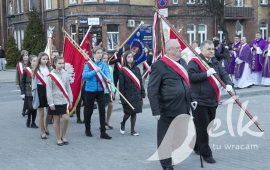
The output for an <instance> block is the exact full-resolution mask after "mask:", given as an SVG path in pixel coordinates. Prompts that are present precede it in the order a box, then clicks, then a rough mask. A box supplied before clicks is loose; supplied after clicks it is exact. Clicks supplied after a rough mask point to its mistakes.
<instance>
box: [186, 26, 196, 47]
mask: <svg viewBox="0 0 270 170" xmlns="http://www.w3.org/2000/svg"><path fill="white" fill-rule="evenodd" d="M195 33H196V28H195V25H188V26H187V34H188V42H189V44H192V41H194V40H195V39H196V34H195Z"/></svg>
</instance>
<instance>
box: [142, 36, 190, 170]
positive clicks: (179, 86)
mask: <svg viewBox="0 0 270 170" xmlns="http://www.w3.org/2000/svg"><path fill="white" fill-rule="evenodd" d="M181 51H182V49H181V47H180V44H179V42H178V41H177V40H168V41H167V42H166V44H165V52H166V55H165V56H162V58H161V59H160V60H158V61H157V62H155V63H153V64H152V66H151V73H150V77H149V83H148V89H147V91H148V98H149V101H150V106H151V110H152V114H153V116H155V118H156V119H157V120H158V128H157V144H158V147H159V146H160V145H161V143H163V142H162V141H163V138H164V136H165V135H166V132H167V130H168V128H169V126H170V125H171V123H172V121H173V120H174V119H175V118H176V117H177V116H179V115H180V114H181V115H188V114H189V109H190V93H189V81H188V75H187V72H186V70H185V68H184V67H183V66H182V65H180V64H179V62H178V61H179V60H180V58H181ZM168 61H169V63H170V64H168ZM172 65H173V66H175V67H174V68H173V67H172ZM177 68H178V69H177ZM179 72H181V73H182V74H183V75H184V76H181V75H180V74H179ZM187 125H188V119H186V121H184V122H183V124H182V126H181V127H183V128H182V129H179V130H178V129H176V128H178V127H175V126H174V128H175V130H174V132H173V138H172V140H171V141H170V143H168V145H169V148H168V150H169V153H168V154H167V155H166V157H165V158H163V159H162V158H161V157H164V156H160V155H162V154H163V153H160V150H158V153H159V159H162V160H160V163H161V165H162V167H163V169H166V170H173V165H172V159H171V157H170V156H171V152H173V150H174V149H176V148H177V147H174V145H175V144H176V145H178V147H179V146H180V145H181V144H182V142H183V141H180V142H179V140H176V138H177V137H178V138H179V136H180V135H182V136H180V138H182V139H184V138H185V134H183V133H181V132H180V130H181V131H183V129H187ZM183 136H184V137H183ZM161 152H162V151H161ZM165 152H166V151H165Z"/></svg>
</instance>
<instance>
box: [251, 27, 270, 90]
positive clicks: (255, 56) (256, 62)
mask: <svg viewBox="0 0 270 170" xmlns="http://www.w3.org/2000/svg"><path fill="white" fill-rule="evenodd" d="M250 47H251V50H252V63H251V70H252V82H253V84H254V85H261V81H262V70H263V54H264V51H265V50H267V48H268V43H267V41H265V40H264V39H263V38H262V35H261V32H257V33H256V39H255V40H254V41H253V42H252V43H251V44H250Z"/></svg>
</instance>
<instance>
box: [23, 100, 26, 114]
mask: <svg viewBox="0 0 270 170" xmlns="http://www.w3.org/2000/svg"><path fill="white" fill-rule="evenodd" d="M26 109H27V102H26V101H25V100H24V101H23V112H25V111H26Z"/></svg>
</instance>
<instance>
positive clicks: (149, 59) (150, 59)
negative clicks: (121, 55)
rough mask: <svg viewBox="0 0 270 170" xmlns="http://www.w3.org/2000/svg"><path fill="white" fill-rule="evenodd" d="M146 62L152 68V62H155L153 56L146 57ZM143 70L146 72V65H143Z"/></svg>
mask: <svg viewBox="0 0 270 170" xmlns="http://www.w3.org/2000/svg"><path fill="white" fill-rule="evenodd" d="M146 62H147V64H148V65H149V67H150V66H151V65H152V62H153V55H151V54H149V55H148V56H146ZM143 70H145V67H144V65H143Z"/></svg>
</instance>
